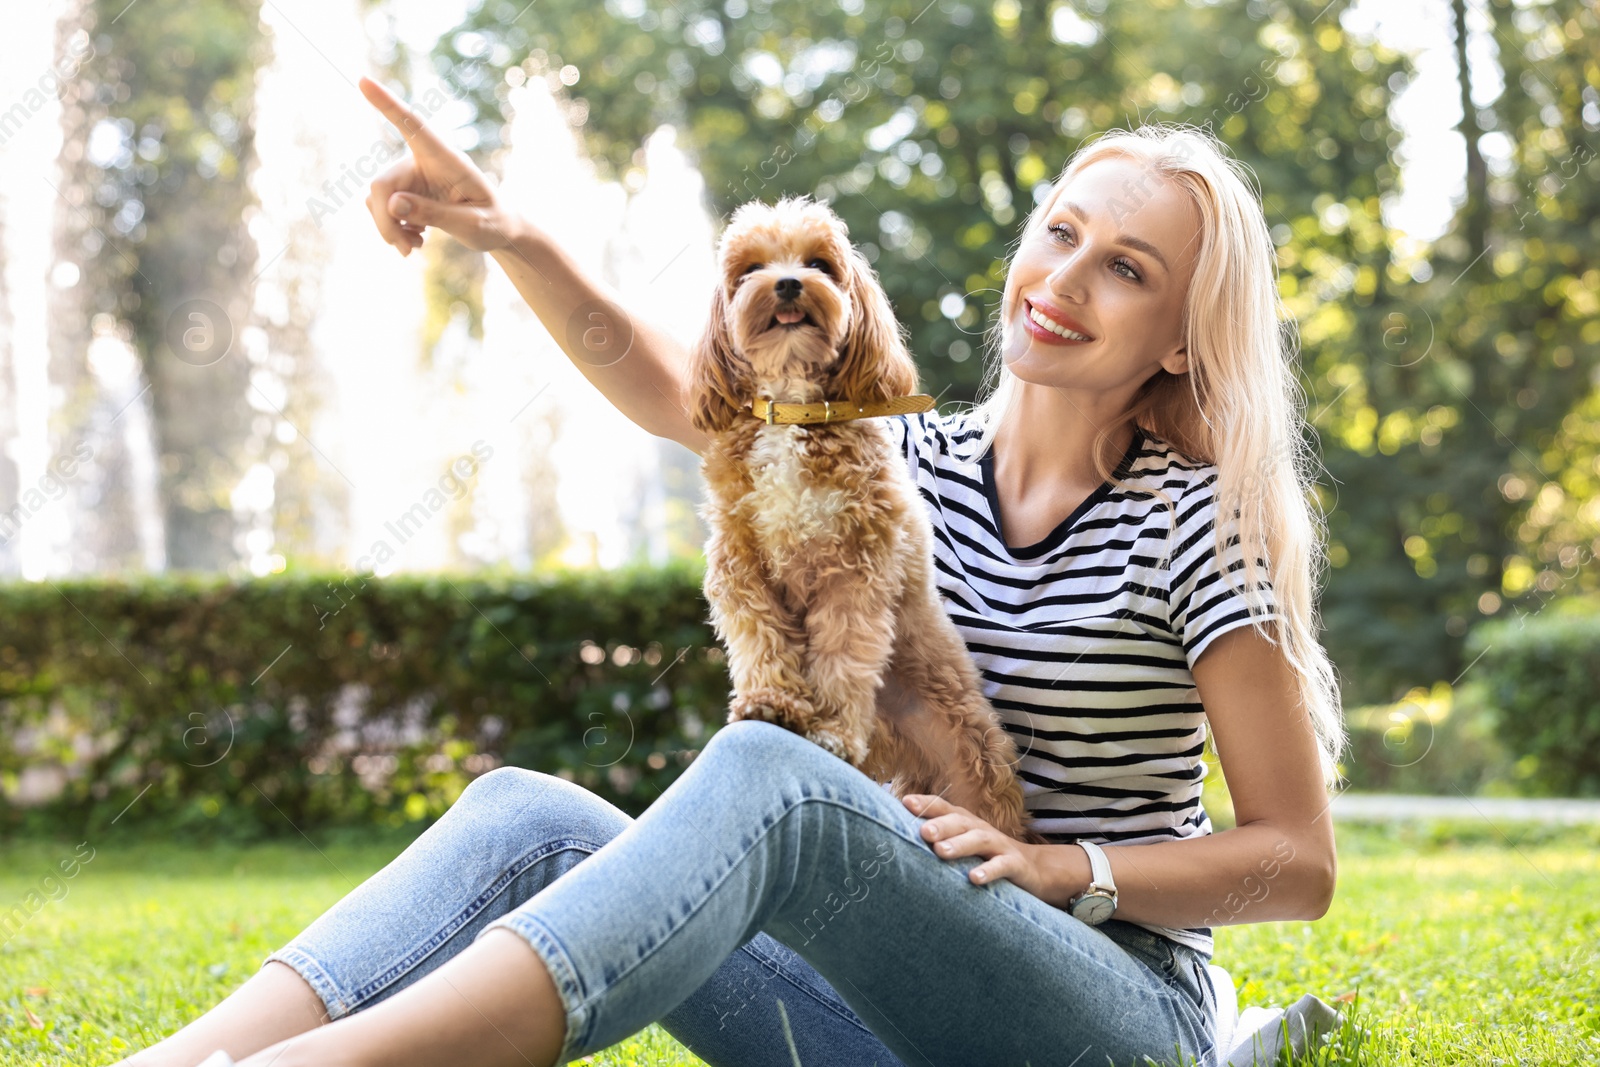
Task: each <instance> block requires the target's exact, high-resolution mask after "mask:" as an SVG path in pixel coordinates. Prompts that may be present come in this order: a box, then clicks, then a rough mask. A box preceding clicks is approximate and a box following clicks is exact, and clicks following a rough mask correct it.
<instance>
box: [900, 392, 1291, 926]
mask: <svg viewBox="0 0 1600 1067" xmlns="http://www.w3.org/2000/svg"><path fill="white" fill-rule="evenodd" d="M885 423H886V425H887V426H888V427H889V429H890V436H891V438H892V440H893V441H894V443H895V445H896V447H899V448H902V449H904V450H905V454H906V462H907V464H908V466H909V469H910V471H911V474H912V477H913V478H914V479H915V481H916V483H917V487H918V489H919V490H920V492H921V494H922V496H923V499H924V500H925V501H926V502H927V504H928V513H929V518H930V520H931V522H932V524H933V533H934V545H933V547H934V565H935V568H936V578H937V582H938V586H939V592H940V595H941V597H942V598H943V601H944V605H945V609H946V610H947V612H948V613H949V615H950V618H951V620H952V621H953V622H954V623H955V625H956V629H957V630H958V631H959V632H960V633H961V636H962V638H963V639H964V640H965V641H966V645H967V649H968V651H969V652H971V654H972V657H973V660H974V661H975V662H976V664H977V666H978V669H979V672H980V674H981V675H982V678H983V682H984V692H985V695H986V696H988V697H989V699H990V701H991V702H992V703H993V704H994V706H995V709H996V710H997V711H998V712H999V714H1000V717H1001V719H1002V720H1003V722H1004V723H1005V726H1006V729H1007V730H1008V731H1009V732H1010V733H1011V734H1012V736H1013V737H1014V738H1015V740H1016V742H1017V747H1018V750H1019V751H1020V752H1021V753H1022V756H1021V760H1020V762H1019V765H1018V771H1019V774H1020V776H1021V778H1022V782H1023V791H1024V794H1025V796H1026V804H1027V808H1028V811H1029V812H1030V813H1032V814H1033V816H1034V818H1035V825H1036V826H1037V827H1038V828H1039V830H1040V831H1041V832H1042V833H1044V834H1045V835H1046V836H1047V837H1049V838H1050V839H1051V840H1054V841H1059V842H1071V841H1076V840H1079V839H1086V840H1089V841H1094V842H1098V843H1103V844H1145V843H1151V842H1157V841H1167V840H1172V839H1181V838H1190V837H1198V836H1200V835H1203V834H1209V833H1211V832H1212V826H1211V820H1210V818H1209V817H1208V816H1207V814H1206V812H1205V809H1204V808H1203V807H1202V806H1201V804H1200V788H1201V781H1202V779H1204V777H1205V775H1206V770H1207V768H1206V765H1205V763H1204V761H1203V759H1202V758H1201V753H1202V750H1203V748H1204V745H1205V737H1206V733H1205V731H1206V720H1205V712H1204V709H1203V708H1202V707H1201V705H1200V696H1199V693H1198V691H1197V690H1196V688H1195V682H1194V675H1193V674H1192V672H1191V671H1192V668H1193V666H1194V663H1195V661H1196V660H1197V659H1198V658H1199V656H1200V654H1201V653H1202V652H1204V651H1205V650H1206V647H1207V646H1208V645H1210V643H1211V642H1212V641H1214V640H1215V639H1216V638H1217V637H1219V636H1221V635H1222V634H1224V633H1227V632H1228V631H1229V630H1233V629H1236V628H1237V627H1239V626H1244V625H1248V624H1249V622H1250V613H1249V608H1248V602H1247V600H1246V598H1245V597H1244V596H1243V595H1242V594H1240V593H1239V592H1238V591H1236V590H1235V589H1234V588H1232V586H1231V585H1230V582H1228V581H1226V580H1224V573H1225V571H1227V572H1233V571H1238V570H1241V569H1242V568H1243V565H1244V564H1243V555H1242V552H1241V550H1240V547H1239V540H1238V537H1237V536H1236V535H1235V536H1233V537H1230V538H1229V539H1228V541H1227V544H1226V547H1225V551H1224V554H1223V555H1224V558H1223V559H1222V560H1220V561H1219V559H1218V558H1217V555H1216V552H1215V542H1214V537H1213V532H1212V531H1213V529H1214V523H1215V520H1216V510H1217V509H1216V501H1215V497H1214V495H1213V488H1214V485H1215V482H1216V476H1217V471H1216V468H1215V467H1214V466H1211V465H1200V464H1196V463H1193V462H1190V461H1188V460H1187V459H1185V458H1184V457H1183V456H1181V455H1180V454H1178V453H1176V452H1174V451H1173V450H1171V449H1170V448H1169V447H1168V446H1167V445H1166V443H1165V442H1163V441H1161V440H1160V439H1158V438H1156V437H1154V436H1153V435H1151V434H1149V433H1146V432H1144V431H1136V433H1135V436H1134V439H1133V443H1132V445H1131V447H1130V448H1129V450H1128V452H1127V454H1126V455H1125V456H1124V457H1123V459H1122V462H1121V464H1120V465H1119V467H1118V469H1117V480H1120V481H1122V482H1124V483H1126V485H1125V486H1124V487H1113V486H1112V485H1111V483H1110V482H1107V483H1106V484H1103V485H1102V486H1101V487H1100V488H1099V489H1098V490H1096V491H1095V492H1094V493H1092V494H1090V496H1089V497H1088V499H1086V500H1085V501H1084V502H1083V503H1082V504H1081V505H1080V506H1079V507H1078V508H1077V509H1076V510H1074V511H1073V513H1072V514H1071V515H1069V516H1068V517H1067V518H1066V519H1065V520H1063V521H1062V523H1061V524H1060V525H1059V526H1057V527H1056V528H1055V529H1054V530H1053V531H1051V532H1050V534H1049V535H1048V536H1047V537H1045V538H1044V540H1042V541H1040V542H1038V543H1037V544H1033V545H1028V546H1026V547H1021V548H1010V547H1008V546H1007V545H1006V544H1005V542H1004V539H1003V538H1002V537H1001V534H1000V529H999V526H1000V524H999V522H998V521H997V517H998V514H999V511H1000V508H999V504H998V501H997V497H996V494H995V490H994V477H993V471H994V467H993V461H992V453H991V454H987V455H985V456H984V457H982V459H980V460H977V461H973V460H972V453H973V451H974V448H973V447H972V446H974V445H975V444H976V442H977V439H978V437H979V429H978V427H977V425H976V422H975V421H974V420H973V419H972V417H971V413H970V412H969V411H962V412H957V413H954V414H951V415H941V414H939V413H938V412H936V411H930V412H924V413H922V414H915V415H898V416H895V417H893V418H890V419H887V420H885ZM1174 514H1175V516H1176V527H1175V528H1174V525H1173V520H1174ZM1232 584H1241V583H1240V580H1239V577H1238V576H1237V575H1234V576H1233V583H1232ZM1258 596H1259V601H1260V606H1261V607H1262V608H1264V609H1265V611H1266V615H1265V616H1264V617H1265V618H1273V619H1275V618H1277V615H1276V613H1275V610H1274V608H1275V605H1274V602H1273V600H1272V595H1271V590H1270V587H1268V588H1266V589H1264V590H1262V591H1261V593H1260V594H1259V595H1258ZM1139 925H1141V926H1145V927H1146V928H1147V929H1150V930H1154V931H1156V932H1158V933H1161V934H1164V935H1165V936H1168V937H1171V938H1173V939H1174V940H1177V941H1180V942H1182V943H1184V944H1186V945H1190V946H1192V947H1194V948H1196V949H1198V950H1199V951H1201V952H1204V953H1206V954H1208V955H1209V954H1210V953H1211V951H1212V944H1213V942H1212V936H1211V928H1210V927H1200V928H1195V929H1172V928H1169V927H1163V926H1154V925H1151V924H1148V923H1140V924H1139Z"/></svg>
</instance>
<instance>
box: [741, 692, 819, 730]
mask: <svg viewBox="0 0 1600 1067" xmlns="http://www.w3.org/2000/svg"><path fill="white" fill-rule="evenodd" d="M812 714H813V711H812V707H811V702H810V701H809V700H807V699H805V698H804V697H798V696H795V695H794V694H793V693H785V692H784V691H783V690H781V689H752V690H750V691H749V692H748V693H740V694H739V695H738V696H736V697H734V698H733V702H732V703H730V704H729V705H728V721H729V722H738V721H739V720H740V719H759V720H760V721H762V722H770V723H774V724H776V725H778V726H783V727H788V728H790V729H793V728H794V727H795V726H797V725H799V724H800V723H802V722H804V721H805V720H806V719H807V718H808V717H810V716H811V715H812Z"/></svg>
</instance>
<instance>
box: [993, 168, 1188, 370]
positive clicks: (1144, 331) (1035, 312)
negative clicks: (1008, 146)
mask: <svg viewBox="0 0 1600 1067" xmlns="http://www.w3.org/2000/svg"><path fill="white" fill-rule="evenodd" d="M1199 244H1200V213H1199V210H1198V209H1197V208H1196V207H1195V205H1194V202H1193V201H1192V200H1191V199H1190V197H1189V195H1188V193H1186V192H1185V191H1184V190H1183V189H1182V188H1181V187H1180V186H1178V185H1177V184H1176V183H1175V182H1173V181H1172V180H1171V179H1169V178H1166V177H1163V176H1161V175H1159V174H1157V173H1156V172H1155V171H1153V170H1151V169H1150V168H1149V167H1147V166H1146V165H1145V164H1143V163H1141V162H1140V161H1139V160H1137V159H1134V158H1132V157H1129V156H1112V157H1109V158H1106V159H1101V160H1097V161H1095V162H1093V163H1090V164H1089V165H1087V166H1086V167H1084V169H1083V170H1081V171H1079V172H1078V174H1077V175H1076V176H1074V177H1073V178H1072V179H1071V181H1069V182H1067V183H1066V184H1065V185H1063V186H1061V187H1060V188H1058V189H1056V190H1055V191H1054V193H1053V194H1052V199H1051V200H1050V201H1049V203H1048V210H1047V211H1045V212H1042V213H1041V214H1040V216H1039V217H1038V218H1037V219H1036V220H1035V222H1034V223H1033V225H1032V226H1031V227H1030V228H1029V230H1028V231H1027V232H1026V233H1025V234H1024V235H1023V237H1022V241H1021V243H1020V245H1019V246H1018V249H1017V253H1016V256H1015V257H1014V258H1013V259H1012V263H1011V271H1010V273H1009V274H1008V275H1007V276H1006V289H1005V298H1004V300H1003V302H1002V304H1001V314H1002V316H1003V324H1002V331H1003V332H1002V342H1001V349H1002V355H1003V358H1004V359H1005V363H1006V367H1007V368H1008V369H1009V370H1010V371H1011V373H1013V374H1015V375H1016V376H1017V377H1018V378H1020V379H1022V380H1023V381H1027V382H1032V383H1034V384H1036V385H1043V386H1055V387H1059V388H1063V389H1069V390H1072V391H1074V392H1088V393H1100V394H1121V393H1124V392H1125V393H1126V394H1127V396H1128V398H1130V399H1131V397H1132V395H1133V392H1134V391H1135V390H1136V389H1137V388H1138V386H1139V384H1140V383H1142V382H1143V381H1144V380H1145V379H1146V378H1148V377H1150V375H1152V374H1154V373H1155V371H1156V370H1157V369H1165V370H1167V371H1168V372H1170V373H1173V374H1182V373H1183V372H1184V371H1185V370H1187V369H1188V361H1187V357H1186V356H1185V354H1184V352H1183V336H1182V326H1183V304H1184V298H1185V296H1186V294H1187V293H1188V291H1189V283H1190V281H1191V280H1192V279H1193V277H1194V270H1195V261H1196V259H1197V257H1198V254H1199Z"/></svg>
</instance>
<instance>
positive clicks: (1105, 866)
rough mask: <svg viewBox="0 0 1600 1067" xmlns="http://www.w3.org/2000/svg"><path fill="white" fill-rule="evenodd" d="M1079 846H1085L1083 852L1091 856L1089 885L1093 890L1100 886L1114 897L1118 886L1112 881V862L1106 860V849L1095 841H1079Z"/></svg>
mask: <svg viewBox="0 0 1600 1067" xmlns="http://www.w3.org/2000/svg"><path fill="white" fill-rule="evenodd" d="M1078 844H1079V845H1081V846H1083V850H1084V851H1085V852H1087V853H1088V854H1089V875H1090V876H1089V883H1090V886H1091V888H1092V887H1094V886H1100V887H1101V888H1103V889H1106V890H1107V891H1109V892H1110V893H1112V894H1113V895H1114V894H1115V893H1116V891H1117V886H1116V883H1115V882H1114V881H1112V879H1111V861H1110V860H1109V859H1107V858H1106V851H1105V849H1103V848H1101V847H1100V846H1099V845H1097V844H1095V843H1094V842H1093V841H1079V842H1078Z"/></svg>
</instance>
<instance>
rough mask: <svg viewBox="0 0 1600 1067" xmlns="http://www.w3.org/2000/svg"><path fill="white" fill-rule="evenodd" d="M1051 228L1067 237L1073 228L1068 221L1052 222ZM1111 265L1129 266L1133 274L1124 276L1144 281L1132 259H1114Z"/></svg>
mask: <svg viewBox="0 0 1600 1067" xmlns="http://www.w3.org/2000/svg"><path fill="white" fill-rule="evenodd" d="M1049 230H1050V232H1051V233H1053V234H1055V235H1056V236H1058V237H1062V238H1065V237H1067V235H1068V234H1070V233H1071V230H1072V228H1071V227H1070V226H1068V225H1067V224H1066V223H1063V222H1055V223H1051V224H1050V226H1049ZM1111 265H1112V266H1113V267H1127V268H1128V270H1130V271H1132V272H1133V273H1132V274H1123V275H1122V277H1124V278H1129V279H1131V280H1133V281H1142V280H1143V277H1144V276H1143V275H1142V274H1140V273H1139V268H1138V267H1136V266H1134V265H1133V263H1132V261H1130V260H1127V259H1114V260H1112V261H1111ZM1118 273H1121V272H1118Z"/></svg>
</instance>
